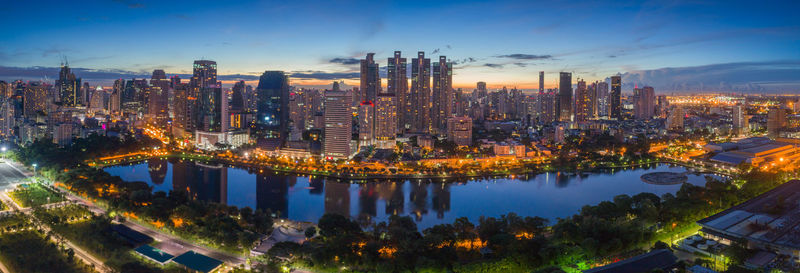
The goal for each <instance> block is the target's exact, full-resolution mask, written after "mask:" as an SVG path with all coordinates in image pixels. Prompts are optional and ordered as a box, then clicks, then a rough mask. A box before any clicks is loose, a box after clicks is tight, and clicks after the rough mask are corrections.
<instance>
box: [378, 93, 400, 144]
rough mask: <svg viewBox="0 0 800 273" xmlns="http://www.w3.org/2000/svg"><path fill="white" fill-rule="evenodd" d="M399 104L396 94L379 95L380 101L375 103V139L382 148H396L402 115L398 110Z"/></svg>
mask: <svg viewBox="0 0 800 273" xmlns="http://www.w3.org/2000/svg"><path fill="white" fill-rule="evenodd" d="M397 102H398V99H397V96H395V94H394V93H382V94H378V101H377V102H376V103H375V139H376V140H377V142H378V146H380V147H382V148H388V147H393V146H394V139H395V137H396V136H397V129H398V126H397V118H398V116H399V115H400V114H401V113H400V112H399V111H398V110H397ZM381 144H387V145H381Z"/></svg>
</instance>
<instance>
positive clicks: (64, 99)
mask: <svg viewBox="0 0 800 273" xmlns="http://www.w3.org/2000/svg"><path fill="white" fill-rule="evenodd" d="M80 88H81V79H80V78H76V77H75V74H73V73H72V71H71V70H70V69H69V64H64V65H62V66H61V71H60V72H58V79H57V80H56V92H57V93H58V101H60V102H61V105H63V106H66V107H76V106H78V105H80V95H79V92H80Z"/></svg>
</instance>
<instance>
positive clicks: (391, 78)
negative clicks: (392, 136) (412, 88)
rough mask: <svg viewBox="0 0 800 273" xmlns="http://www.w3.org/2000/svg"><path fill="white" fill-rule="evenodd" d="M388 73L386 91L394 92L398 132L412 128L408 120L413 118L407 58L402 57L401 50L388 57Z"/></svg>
mask: <svg viewBox="0 0 800 273" xmlns="http://www.w3.org/2000/svg"><path fill="white" fill-rule="evenodd" d="M388 61H389V63H388V67H387V75H386V93H388V94H394V96H395V105H396V106H397V132H404V131H405V129H406V128H410V126H411V125H410V123H409V122H408V121H409V120H410V118H411V111H410V110H411V107H410V106H409V105H408V103H409V102H410V100H409V99H408V76H407V74H406V71H407V69H406V58H402V57H401V55H400V51H395V52H394V57H391V58H389V59H388Z"/></svg>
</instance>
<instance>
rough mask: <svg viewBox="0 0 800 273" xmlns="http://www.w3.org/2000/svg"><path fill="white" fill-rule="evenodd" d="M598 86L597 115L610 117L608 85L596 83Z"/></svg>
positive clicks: (604, 82) (602, 82) (603, 82)
mask: <svg viewBox="0 0 800 273" xmlns="http://www.w3.org/2000/svg"><path fill="white" fill-rule="evenodd" d="M596 84H597V115H598V116H600V117H608V109H609V105H608V102H609V96H608V83H607V82H606V81H601V82H596Z"/></svg>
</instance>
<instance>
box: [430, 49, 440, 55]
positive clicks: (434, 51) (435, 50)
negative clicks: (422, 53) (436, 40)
mask: <svg viewBox="0 0 800 273" xmlns="http://www.w3.org/2000/svg"><path fill="white" fill-rule="evenodd" d="M436 53H439V49H438V48H437V49H434V50H433V52H431V55H432V54H436Z"/></svg>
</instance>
